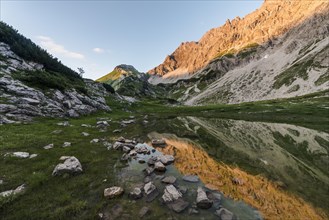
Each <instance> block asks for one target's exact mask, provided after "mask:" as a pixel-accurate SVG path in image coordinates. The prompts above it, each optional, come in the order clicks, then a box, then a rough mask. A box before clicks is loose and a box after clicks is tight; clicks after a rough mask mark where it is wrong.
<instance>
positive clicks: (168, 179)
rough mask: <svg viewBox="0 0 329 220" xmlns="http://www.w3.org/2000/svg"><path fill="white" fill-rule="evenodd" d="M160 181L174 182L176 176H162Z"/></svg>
mask: <svg viewBox="0 0 329 220" xmlns="http://www.w3.org/2000/svg"><path fill="white" fill-rule="evenodd" d="M161 182H163V183H167V184H174V183H175V182H176V177H174V176H166V177H165V178H163V179H162V180H161Z"/></svg>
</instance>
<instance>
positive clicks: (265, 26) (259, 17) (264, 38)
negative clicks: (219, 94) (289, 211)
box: [148, 0, 328, 84]
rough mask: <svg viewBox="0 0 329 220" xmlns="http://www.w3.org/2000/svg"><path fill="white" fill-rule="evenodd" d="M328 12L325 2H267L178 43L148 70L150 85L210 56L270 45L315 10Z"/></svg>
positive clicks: (189, 72)
mask: <svg viewBox="0 0 329 220" xmlns="http://www.w3.org/2000/svg"><path fill="white" fill-rule="evenodd" d="M325 11H328V2H327V1H322V0H319V1H286V0H279V1H271V0H266V1H265V2H264V3H263V5H262V6H261V7H260V8H259V9H257V10H256V11H254V12H253V13H251V14H249V15H247V16H245V17H244V18H242V19H241V18H239V17H237V18H235V19H233V20H232V21H230V20H227V22H226V23H225V24H224V25H223V26H221V27H218V28H214V29H211V30H209V31H208V32H207V33H206V34H205V35H204V36H203V37H202V38H201V39H200V40H199V41H198V42H186V43H182V44H181V45H180V46H179V47H178V48H177V49H176V50H175V51H174V52H173V53H172V54H171V55H169V56H167V57H166V59H165V60H164V62H163V63H162V64H160V65H159V66H157V67H155V68H154V69H152V70H150V71H148V73H149V74H151V75H152V77H150V79H149V81H150V82H151V83H153V84H158V83H173V82H176V81H177V80H179V79H186V78H190V77H191V76H193V75H194V74H195V73H197V72H198V71H199V70H200V69H202V68H203V67H205V65H207V64H209V63H210V62H211V61H212V60H213V59H214V58H218V57H222V56H224V55H226V56H230V55H231V54H235V53H237V52H239V51H243V50H245V49H248V48H253V47H257V46H259V45H263V44H271V42H272V41H275V40H276V39H277V38H278V37H280V36H282V35H283V34H285V33H286V32H287V31H288V30H290V29H292V28H294V27H296V26H298V25H299V24H301V23H303V22H304V21H305V20H307V19H309V17H310V16H313V15H314V14H316V13H321V12H325Z"/></svg>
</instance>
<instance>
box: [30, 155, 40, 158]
mask: <svg viewBox="0 0 329 220" xmlns="http://www.w3.org/2000/svg"><path fill="white" fill-rule="evenodd" d="M37 156H38V154H31V155H30V159H32V158H35V157H37Z"/></svg>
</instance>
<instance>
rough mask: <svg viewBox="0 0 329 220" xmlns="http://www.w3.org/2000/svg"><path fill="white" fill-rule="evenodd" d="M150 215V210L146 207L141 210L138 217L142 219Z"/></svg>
mask: <svg viewBox="0 0 329 220" xmlns="http://www.w3.org/2000/svg"><path fill="white" fill-rule="evenodd" d="M148 213H150V209H149V208H148V207H146V206H144V207H143V208H141V210H139V213H138V215H139V217H140V218H143V217H144V216H145V215H147V214H148Z"/></svg>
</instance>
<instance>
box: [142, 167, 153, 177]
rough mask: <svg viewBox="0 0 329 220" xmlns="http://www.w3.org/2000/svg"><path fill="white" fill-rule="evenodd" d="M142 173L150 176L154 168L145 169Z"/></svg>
mask: <svg viewBox="0 0 329 220" xmlns="http://www.w3.org/2000/svg"><path fill="white" fill-rule="evenodd" d="M143 171H144V173H145V175H146V176H149V175H151V174H152V173H153V172H154V168H151V167H147V168H145V169H144V170H143Z"/></svg>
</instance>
